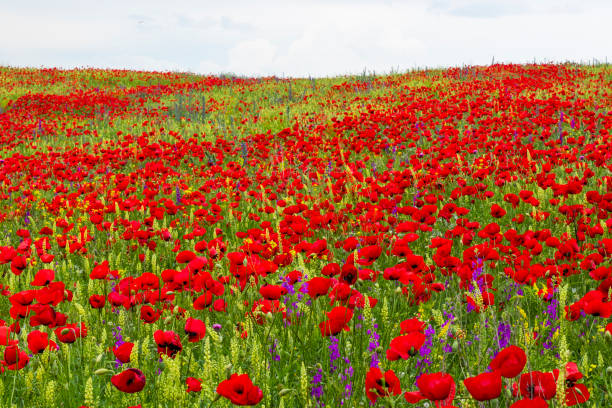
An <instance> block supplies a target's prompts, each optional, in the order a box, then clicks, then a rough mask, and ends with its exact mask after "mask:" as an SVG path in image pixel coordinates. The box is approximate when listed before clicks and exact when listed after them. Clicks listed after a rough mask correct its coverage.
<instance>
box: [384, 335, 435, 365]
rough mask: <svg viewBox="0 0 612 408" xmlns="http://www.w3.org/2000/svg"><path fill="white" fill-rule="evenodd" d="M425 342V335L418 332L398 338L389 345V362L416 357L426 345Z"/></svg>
mask: <svg viewBox="0 0 612 408" xmlns="http://www.w3.org/2000/svg"><path fill="white" fill-rule="evenodd" d="M425 340H426V337H425V335H424V334H423V333H421V332H418V331H411V332H409V333H408V334H406V335H403V336H397V337H396V338H394V339H393V340H391V343H390V344H389V349H388V350H387V360H389V361H395V360H397V359H399V358H403V359H404V360H407V359H408V358H410V357H413V356H415V355H416V354H417V353H418V352H419V349H420V348H421V347H422V346H423V344H424V343H425Z"/></svg>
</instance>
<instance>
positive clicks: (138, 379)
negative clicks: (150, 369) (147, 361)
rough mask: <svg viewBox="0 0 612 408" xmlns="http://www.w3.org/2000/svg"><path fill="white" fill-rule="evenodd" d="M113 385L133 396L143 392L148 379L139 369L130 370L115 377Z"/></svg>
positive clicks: (113, 377)
mask: <svg viewBox="0 0 612 408" xmlns="http://www.w3.org/2000/svg"><path fill="white" fill-rule="evenodd" d="M111 383H112V384H113V385H114V386H115V388H117V389H118V390H119V391H121V392H125V393H128V394H132V393H135V392H140V391H142V390H143V388H144V387H145V385H146V383H147V379H146V378H145V376H144V374H143V373H142V371H140V370H139V369H137V368H128V369H127V370H125V371H123V372H121V373H119V374H117V375H113V376H112V377H111Z"/></svg>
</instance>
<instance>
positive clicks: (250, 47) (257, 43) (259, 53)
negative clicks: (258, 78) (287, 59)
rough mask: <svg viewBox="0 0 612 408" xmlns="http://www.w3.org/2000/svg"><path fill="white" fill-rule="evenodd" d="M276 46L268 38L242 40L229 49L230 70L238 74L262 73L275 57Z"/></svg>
mask: <svg viewBox="0 0 612 408" xmlns="http://www.w3.org/2000/svg"><path fill="white" fill-rule="evenodd" d="M275 54H276V47H275V46H274V45H272V44H271V43H270V41H268V40H264V39H262V38H258V39H255V40H248V41H242V42H240V43H238V44H237V45H236V46H234V47H232V48H231V49H230V50H229V51H228V56H229V63H228V65H227V67H228V70H229V71H232V72H234V73H236V74H249V73H252V74H254V75H262V74H265V72H266V70H267V69H269V65H270V61H272V60H273V59H274V56H275Z"/></svg>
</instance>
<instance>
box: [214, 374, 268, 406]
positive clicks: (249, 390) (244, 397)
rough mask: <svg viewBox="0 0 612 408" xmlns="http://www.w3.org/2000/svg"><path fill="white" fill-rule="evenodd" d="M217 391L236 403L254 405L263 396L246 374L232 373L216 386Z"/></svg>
mask: <svg viewBox="0 0 612 408" xmlns="http://www.w3.org/2000/svg"><path fill="white" fill-rule="evenodd" d="M217 393H218V394H220V395H221V396H223V397H225V398H227V399H229V400H230V401H231V402H232V404H236V405H256V404H258V403H259V401H261V399H262V398H263V392H262V391H261V389H259V387H256V386H255V385H253V382H252V381H251V379H250V378H249V375H248V374H242V375H238V374H232V375H231V376H230V378H229V379H227V380H225V381H222V382H221V383H220V384H219V385H218V386H217Z"/></svg>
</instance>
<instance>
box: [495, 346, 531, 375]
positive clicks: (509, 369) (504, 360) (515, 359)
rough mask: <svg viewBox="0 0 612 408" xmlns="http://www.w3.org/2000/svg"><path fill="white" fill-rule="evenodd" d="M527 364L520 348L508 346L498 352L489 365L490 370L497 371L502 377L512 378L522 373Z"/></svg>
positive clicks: (525, 356)
mask: <svg viewBox="0 0 612 408" xmlns="http://www.w3.org/2000/svg"><path fill="white" fill-rule="evenodd" d="M526 363H527V355H526V354H525V352H524V351H523V349H522V348H520V347H517V346H514V345H512V346H508V347H506V348H505V349H503V350H502V351H500V352H499V353H498V354H497V355H496V356H495V358H494V359H493V360H492V361H491V363H490V364H489V367H490V368H491V369H492V370H499V372H500V374H501V375H502V377H505V378H514V377H516V376H517V375H519V374H520V373H521V371H523V368H524V367H525V364H526Z"/></svg>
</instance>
